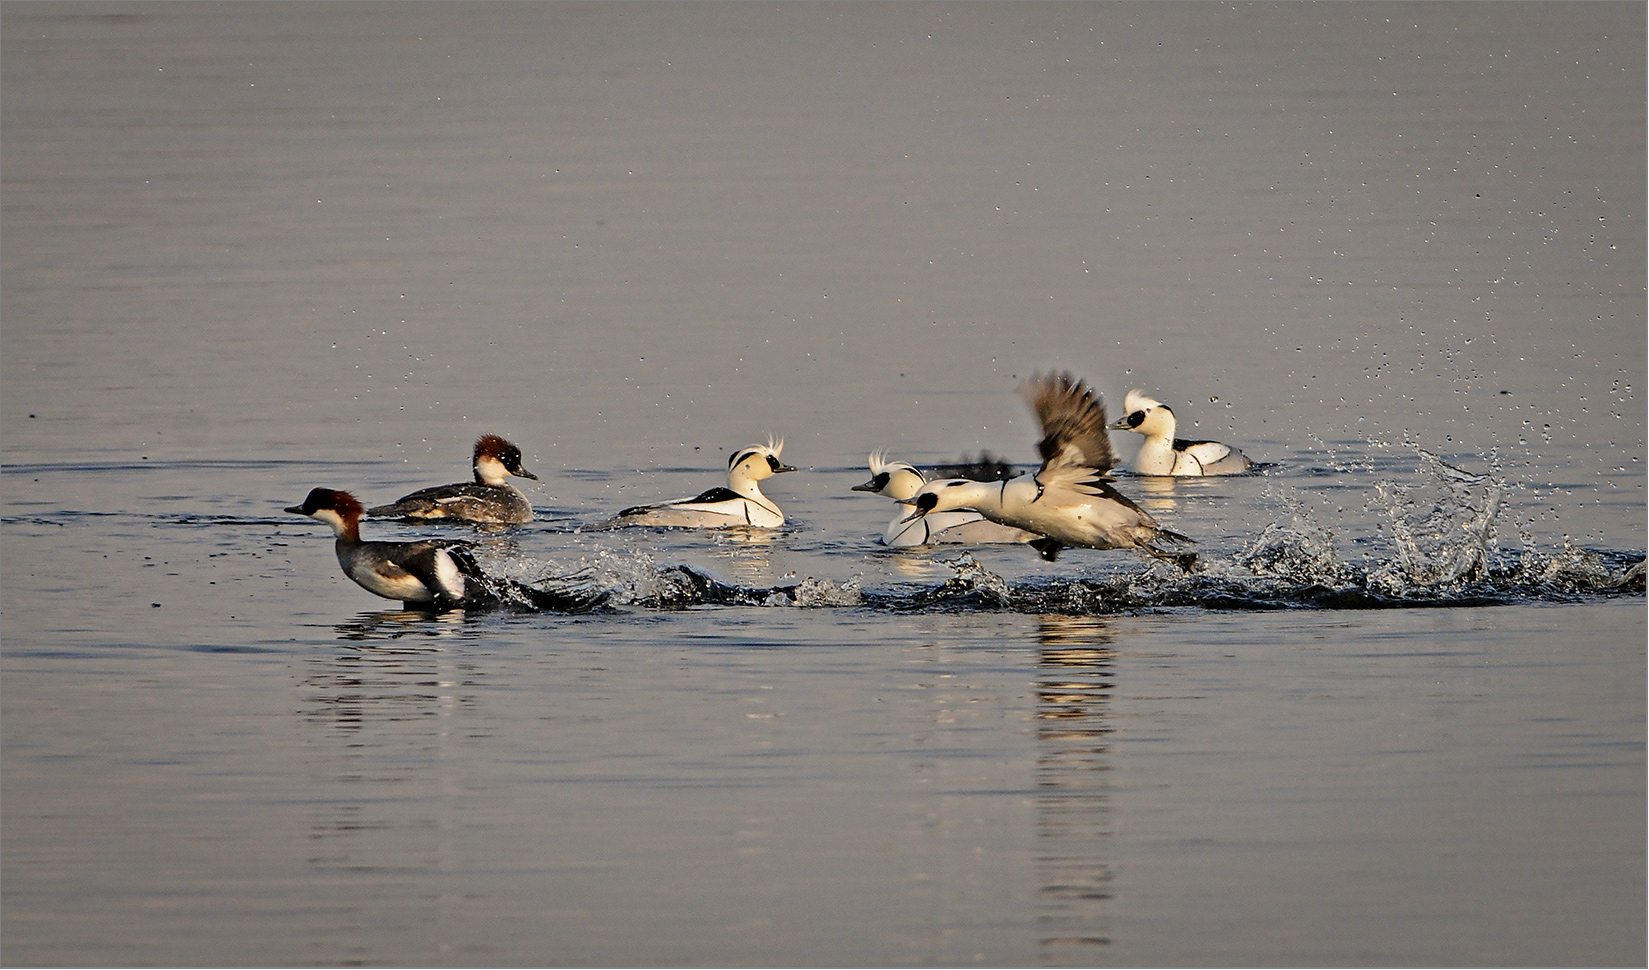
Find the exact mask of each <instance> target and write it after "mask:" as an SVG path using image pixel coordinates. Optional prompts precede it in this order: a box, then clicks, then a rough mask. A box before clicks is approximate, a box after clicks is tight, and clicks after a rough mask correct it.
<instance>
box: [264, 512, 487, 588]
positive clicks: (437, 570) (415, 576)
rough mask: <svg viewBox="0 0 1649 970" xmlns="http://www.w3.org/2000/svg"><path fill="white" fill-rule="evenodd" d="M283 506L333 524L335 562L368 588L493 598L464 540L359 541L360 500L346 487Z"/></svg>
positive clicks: (362, 585) (345, 573) (346, 573)
mask: <svg viewBox="0 0 1649 970" xmlns="http://www.w3.org/2000/svg"><path fill="white" fill-rule="evenodd" d="M286 511H288V512H291V513H293V514H295V515H303V516H308V517H309V518H311V519H315V520H316V521H319V522H325V523H326V524H328V525H330V526H332V530H333V532H334V534H336V535H337V542H336V543H334V546H335V549H336V551H337V553H338V565H340V566H342V567H343V568H344V575H345V576H348V577H349V578H350V579H353V580H354V581H355V582H356V583H358V584H359V585H360V586H361V588H362V589H364V590H366V591H367V592H370V593H376V594H378V595H379V596H382V597H384V598H385V599H392V600H400V601H401V602H402V603H404V604H406V605H407V606H409V607H412V606H430V605H433V606H435V607H437V608H440V609H447V608H451V607H456V606H465V605H469V604H472V603H476V602H480V601H490V600H492V599H493V597H492V595H491V594H490V593H488V592H487V590H486V587H485V586H484V585H483V583H482V582H481V580H482V573H481V569H480V567H478V566H477V565H476V564H475V559H474V558H473V557H472V556H471V555H470V552H469V549H468V547H467V546H465V545H464V544H463V543H459V542H441V541H424V542H362V541H361V511H362V509H361V503H360V502H359V501H357V500H356V498H355V496H353V495H351V494H349V493H348V492H340V491H334V490H333V489H330V488H316V489H311V490H310V492H309V495H308V497H307V498H305V499H304V502H303V504H302V505H294V506H292V507H290V508H288V509H287V510H286Z"/></svg>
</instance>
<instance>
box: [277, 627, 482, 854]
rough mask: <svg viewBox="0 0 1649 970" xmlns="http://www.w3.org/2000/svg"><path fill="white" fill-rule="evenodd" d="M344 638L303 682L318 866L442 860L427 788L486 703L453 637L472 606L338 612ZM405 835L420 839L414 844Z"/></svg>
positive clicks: (311, 665) (439, 785) (448, 767)
mask: <svg viewBox="0 0 1649 970" xmlns="http://www.w3.org/2000/svg"><path fill="white" fill-rule="evenodd" d="M336 629H337V631H338V634H339V638H340V641H341V642H340V644H339V645H338V647H337V648H336V649H335V650H332V651H329V652H328V653H327V654H326V655H325V656H317V657H314V658H312V659H310V660H309V661H308V662H307V664H306V668H305V670H304V673H303V679H302V681H301V682H300V684H299V694H300V698H301V701H300V704H301V707H300V711H299V713H300V716H301V718H302V720H303V722H304V724H305V725H306V730H305V731H304V734H305V735H306V736H307V737H308V739H309V742H310V743H309V744H307V745H306V746H305V751H304V753H303V757H304V759H305V761H306V764H307V767H308V771H309V774H310V776H311V779H312V783H311V785H310V788H309V790H308V795H307V797H308V798H310V799H311V807H312V813H313V815H312V820H311V822H310V826H309V853H308V862H309V865H310V867H311V868H312V869H313V870H314V871H316V872H318V873H326V874H328V875H333V874H338V873H348V874H351V875H359V874H362V873H372V872H387V871H395V872H419V871H425V870H428V871H434V869H433V868H432V867H433V866H434V864H435V862H437V861H438V859H437V855H438V847H435V846H431V845H429V844H428V843H427V840H426V839H425V837H424V836H423V835H415V834H413V833H415V832H421V831H422V830H425V829H429V828H431V827H432V826H434V827H439V826H438V825H437V822H438V821H439V820H436V819H431V818H430V817H428V814H427V812H428V809H427V808H424V807H420V806H425V805H427V804H428V801H427V799H426V798H425V796H427V795H428V794H429V793H432V792H437V791H442V790H445V789H447V788H449V787H450V785H451V781H452V779H451V777H450V776H451V774H452V771H453V767H452V766H453V763H454V762H453V758H452V750H451V748H452V746H453V745H454V744H459V743H462V741H461V739H462V738H463V737H465V736H468V734H469V732H468V731H466V730H462V729H460V727H459V726H458V725H457V724H455V719H459V720H467V719H469V718H472V717H473V716H474V712H475V711H476V710H477V709H478V708H479V696H478V695H479V694H480V690H479V687H478V686H477V681H478V676H479V675H478V672H477V670H476V669H475V665H474V663H473V662H472V661H471V660H469V659H467V658H468V657H469V656H470V654H469V652H468V651H463V650H460V651H453V650H452V649H451V647H452V646H453V645H454V644H453V643H452V638H454V637H462V638H466V639H467V638H473V637H477V636H478V635H479V633H478V630H477V629H476V624H475V623H474V618H473V617H467V616H466V615H465V614H464V612H463V611H461V610H454V611H449V612H445V613H435V612H426V611H420V610H386V611H381V612H373V613H363V614H360V615H359V616H356V617H355V618H354V619H352V620H350V621H348V622H345V623H340V624H337V626H336ZM408 846H420V848H418V849H416V850H414V851H411V852H408V851H407V847H408Z"/></svg>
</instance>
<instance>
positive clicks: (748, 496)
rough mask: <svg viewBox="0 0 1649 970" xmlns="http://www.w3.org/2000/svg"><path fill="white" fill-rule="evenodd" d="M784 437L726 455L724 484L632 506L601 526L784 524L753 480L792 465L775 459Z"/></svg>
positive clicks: (787, 469)
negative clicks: (725, 479)
mask: <svg viewBox="0 0 1649 970" xmlns="http://www.w3.org/2000/svg"><path fill="white" fill-rule="evenodd" d="M783 451H784V439H782V438H781V439H779V440H777V441H774V440H773V439H772V438H769V439H768V440H767V444H765V445H746V446H744V447H743V448H740V449H739V450H738V451H735V452H733V454H732V455H731V456H730V457H729V458H728V459H727V484H726V485H725V486H717V487H715V488H712V489H709V490H707V491H704V492H701V493H699V494H698V495H695V496H693V497H692V498H684V499H677V500H676V501H674V502H665V503H664V504H662V505H638V506H635V507H633V508H628V509H625V510H623V511H622V512H620V513H618V515H616V516H614V517H613V518H612V519H610V520H608V521H607V522H605V523H603V524H602V527H603V528H616V527H621V526H635V525H652V526H678V527H685V528H710V529H714V528H726V527H729V526H747V527H751V528H757V529H777V528H778V527H779V526H781V525H784V512H783V511H781V510H780V509H779V507H778V505H776V504H774V502H773V500H772V499H770V498H768V497H767V496H765V495H763V494H762V491H761V488H760V487H759V483H760V482H762V481H764V480H766V479H769V478H772V477H773V476H774V475H778V474H781V473H783V472H793V471H795V470H796V469H795V468H792V467H791V466H789V465H786V464H784V463H783V462H781V461H780V460H779V455H780V454H781V453H782V452H783Z"/></svg>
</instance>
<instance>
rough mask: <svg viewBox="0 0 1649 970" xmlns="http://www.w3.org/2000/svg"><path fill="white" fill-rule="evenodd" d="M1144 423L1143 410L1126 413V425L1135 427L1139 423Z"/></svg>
mask: <svg viewBox="0 0 1649 970" xmlns="http://www.w3.org/2000/svg"><path fill="white" fill-rule="evenodd" d="M1144 423H1145V412H1144V411H1135V412H1134V413H1133V414H1130V415H1128V427H1130V428H1137V427H1139V426H1140V425H1142V424H1144Z"/></svg>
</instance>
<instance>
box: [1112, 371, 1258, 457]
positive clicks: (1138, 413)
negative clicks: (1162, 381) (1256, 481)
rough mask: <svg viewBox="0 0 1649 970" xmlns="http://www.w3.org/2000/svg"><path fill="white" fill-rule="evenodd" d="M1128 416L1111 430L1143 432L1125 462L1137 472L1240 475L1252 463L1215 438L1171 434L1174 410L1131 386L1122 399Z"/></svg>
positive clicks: (1172, 432) (1240, 453)
mask: <svg viewBox="0 0 1649 970" xmlns="http://www.w3.org/2000/svg"><path fill="white" fill-rule="evenodd" d="M1122 406H1123V407H1124V408H1125V409H1127V412H1128V416H1127V417H1125V418H1123V419H1122V420H1120V421H1118V422H1117V423H1116V424H1113V425H1111V429H1112V430H1114V431H1132V432H1135V433H1136V434H1142V435H1144V436H1145V443H1144V444H1143V445H1141V446H1140V448H1139V453H1138V454H1136V455H1135V456H1134V457H1133V460H1132V461H1130V462H1129V463H1128V470H1129V471H1131V472H1133V473H1134V474H1136V475H1178V476H1182V477H1190V476H1198V475H1241V474H1242V473H1243V472H1246V471H1249V470H1251V469H1252V468H1253V467H1254V463H1253V462H1251V461H1249V460H1248V458H1247V457H1246V456H1245V455H1243V453H1242V452H1240V451H1238V450H1237V449H1235V448H1233V447H1231V446H1230V445H1226V444H1221V443H1220V442H1218V441H1186V440H1185V439H1184V438H1176V437H1174V412H1173V410H1172V409H1171V408H1169V407H1168V405H1166V404H1163V403H1162V402H1160V401H1154V400H1152V399H1151V398H1148V397H1146V396H1145V393H1144V392H1143V391H1140V390H1139V389H1137V388H1136V389H1134V390H1132V391H1129V392H1128V396H1127V397H1126V398H1124V399H1123V402H1122Z"/></svg>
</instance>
